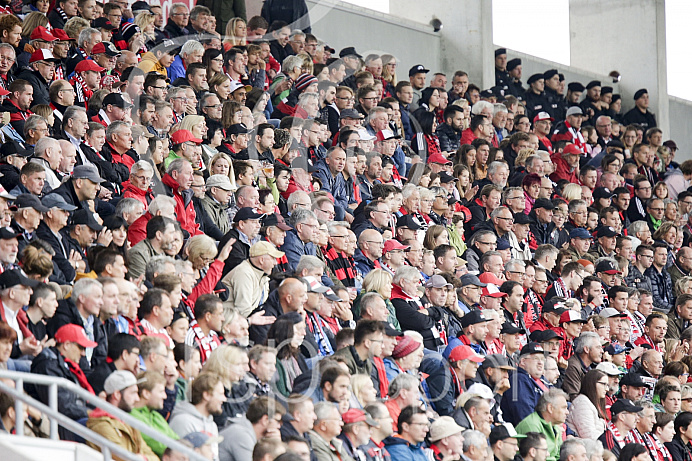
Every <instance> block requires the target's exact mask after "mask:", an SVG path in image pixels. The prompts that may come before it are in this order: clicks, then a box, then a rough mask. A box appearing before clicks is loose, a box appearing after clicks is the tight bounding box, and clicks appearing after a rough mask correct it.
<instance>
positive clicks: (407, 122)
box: [399, 101, 413, 173]
mask: <svg viewBox="0 0 692 461" xmlns="http://www.w3.org/2000/svg"><path fill="white" fill-rule="evenodd" d="M399 107H400V109H401V124H402V125H404V135H405V136H406V140H407V141H410V140H411V138H413V130H412V129H411V112H409V108H408V107H404V103H403V102H401V101H399ZM399 173H401V171H399Z"/></svg>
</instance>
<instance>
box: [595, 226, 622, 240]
mask: <svg viewBox="0 0 692 461" xmlns="http://www.w3.org/2000/svg"><path fill="white" fill-rule="evenodd" d="M594 234H596V238H601V237H617V236H618V235H620V234H619V233H618V232H617V231H616V230H615V229H613V228H612V227H610V226H601V227H599V228H597V229H596V231H595V232H594Z"/></svg>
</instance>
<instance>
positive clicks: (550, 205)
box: [533, 198, 555, 210]
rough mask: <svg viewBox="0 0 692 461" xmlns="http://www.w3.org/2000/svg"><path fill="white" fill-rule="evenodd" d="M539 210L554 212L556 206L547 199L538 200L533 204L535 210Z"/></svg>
mask: <svg viewBox="0 0 692 461" xmlns="http://www.w3.org/2000/svg"><path fill="white" fill-rule="evenodd" d="M538 208H545V209H546V210H554V209H555V205H553V202H551V201H550V200H548V199H547V198H537V199H536V201H535V202H534V204H533V209H534V210H537V209H538Z"/></svg>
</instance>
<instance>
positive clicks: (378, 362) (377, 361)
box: [372, 357, 389, 399]
mask: <svg viewBox="0 0 692 461" xmlns="http://www.w3.org/2000/svg"><path fill="white" fill-rule="evenodd" d="M372 361H373V363H374V365H375V369H376V370H377V379H378V381H379V382H380V398H382V399H384V398H386V397H387V394H388V393H389V380H388V379H387V371H386V370H385V369H384V360H382V359H381V358H379V357H373V358H372Z"/></svg>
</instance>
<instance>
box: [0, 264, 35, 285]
mask: <svg viewBox="0 0 692 461" xmlns="http://www.w3.org/2000/svg"><path fill="white" fill-rule="evenodd" d="M38 284H39V281H38V280H32V279H30V278H28V277H24V275H22V273H21V271H19V269H11V270H8V271H5V272H3V273H2V274H0V289H3V290H4V289H5V288H11V287H16V286H17V285H23V286H26V287H31V288H36V287H37V286H38Z"/></svg>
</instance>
